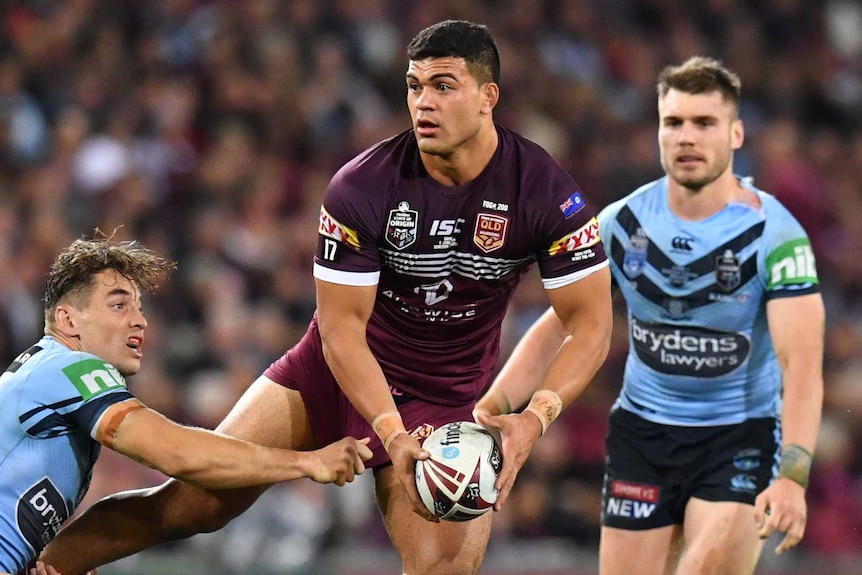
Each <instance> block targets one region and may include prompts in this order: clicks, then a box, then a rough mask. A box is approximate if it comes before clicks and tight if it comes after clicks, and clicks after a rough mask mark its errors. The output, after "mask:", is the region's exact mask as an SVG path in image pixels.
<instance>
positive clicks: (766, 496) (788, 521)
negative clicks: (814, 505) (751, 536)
mask: <svg viewBox="0 0 862 575" xmlns="http://www.w3.org/2000/svg"><path fill="white" fill-rule="evenodd" d="M807 519H808V507H807V505H806V503H805V488H803V487H802V486H801V485H799V484H798V483H796V482H795V481H792V480H790V479H787V478H785V477H779V478H778V479H776V480H775V481H774V482H773V483H772V485H770V486H769V487H767V488H766V489H764V490H763V491H762V492H761V493H760V495H758V496H757V499H755V500H754V520H755V521H756V522H757V526H758V527H759V529H760V530H759V531H758V532H757V535H758V536H759V537H760V538H761V539H766V538H768V537H769V536H770V535H772V533H773V532H775V531H776V530H778V531H781V532H783V533H784V539H783V540H782V541H781V543H779V544H778V547H776V548H775V554H776V555H781V554H782V553H784V552H785V551H787V550H788V549H792V548H793V547H796V544H797V543H799V541H801V540H802V536H803V535H804V534H805V522H806V521H807Z"/></svg>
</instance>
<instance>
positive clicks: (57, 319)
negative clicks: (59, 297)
mask: <svg viewBox="0 0 862 575" xmlns="http://www.w3.org/2000/svg"><path fill="white" fill-rule="evenodd" d="M79 315H80V314H79V312H78V310H76V309H75V308H74V307H72V306H71V305H69V304H59V305H58V306H57V307H56V308H54V325H55V326H56V330H57V331H58V332H59V333H60V334H62V335H65V336H68V337H77V336H78V335H80V329H79V324H80V321H79Z"/></svg>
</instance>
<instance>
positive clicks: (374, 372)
mask: <svg viewBox="0 0 862 575" xmlns="http://www.w3.org/2000/svg"><path fill="white" fill-rule="evenodd" d="M323 351H324V356H325V357H326V362H327V364H328V365H329V369H330V370H332V374H333V375H334V376H335V379H336V381H338V385H339V387H340V388H341V390H342V391H343V392H344V395H345V396H346V397H347V399H348V400H349V401H350V403H351V404H352V405H353V407H355V408H356V411H358V412H359V414H360V415H362V417H363V418H365V420H366V421H367V422H368V423H369V424H371V425H372V427H373V428H374V432H375V433H376V434H377V435H378V437H380V440H381V441H383V442H384V445H385V446H386V447H387V449H388V442H389V441H391V440H392V439H393V438H394V436H395V434H397V433H399V432H401V431H404V430H405V429H404V424H403V422H402V421H401V415H400V414H399V413H398V408H397V407H396V405H395V400H394V399H393V398H392V392H391V391H390V390H389V385H388V383H387V382H386V376H385V375H384V374H383V370H382V369H381V368H380V364H379V363H378V362H377V359H375V357H374V355H373V354H372V353H371V350H370V349H369V347H368V344H367V343H366V341H365V338H364V337H362V338H359V337H356V336H354V337H350V336H349V335H348V334H339V335H331V336H330V337H328V338H325V339H324V340H323Z"/></svg>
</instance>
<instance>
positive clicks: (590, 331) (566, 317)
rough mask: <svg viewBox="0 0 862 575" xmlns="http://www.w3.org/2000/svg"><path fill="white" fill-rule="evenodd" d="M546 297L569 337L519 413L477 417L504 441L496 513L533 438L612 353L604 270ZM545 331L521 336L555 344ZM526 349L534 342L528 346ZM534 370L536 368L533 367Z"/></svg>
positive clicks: (549, 326) (523, 358)
mask: <svg viewBox="0 0 862 575" xmlns="http://www.w3.org/2000/svg"><path fill="white" fill-rule="evenodd" d="M548 297H549V299H550V300H551V305H552V306H553V308H554V311H555V313H556V315H557V316H558V317H559V319H560V321H561V322H562V326H563V329H564V331H565V333H567V334H568V335H567V336H566V337H565V339H564V340H563V343H562V345H560V346H559V347H558V348H557V350H556V353H555V354H554V356H553V360H552V361H551V363H550V366H548V368H547V372H546V373H545V378H544V380H543V381H542V384H541V386H540V388H539V389H538V390H537V391H536V392H535V393H533V395H532V399H530V402H529V404H528V405H527V407H526V409H525V410H524V411H523V412H522V413H518V414H512V415H497V416H488V415H484V414H482V415H480V416H479V422H480V423H482V424H483V425H485V426H488V427H496V428H497V429H499V430H500V434H501V437H502V448H503V469H502V471H501V472H500V476H499V477H498V478H497V484H496V486H497V488H498V489H499V490H500V496H499V497H498V498H497V502H496V503H495V504H494V509H495V510H499V509H500V508H501V507H502V506H503V505H504V504H505V502H506V499H507V497H508V495H509V492H510V491H511V490H512V485H513V484H514V483H515V478H516V477H517V475H518V472H519V471H520V470H521V467H522V466H523V465H524V461H526V459H527V456H528V455H529V453H530V451H531V450H532V448H533V445H534V444H535V443H536V440H538V438H539V437H540V436H541V435H542V434H544V432H545V430H546V429H547V427H548V425H550V424H551V423H552V422H553V421H554V420H555V419H556V418H557V417H558V416H559V414H560V412H561V411H562V410H563V409H564V408H565V407H566V406H568V405H569V404H570V403H571V402H572V401H574V400H575V398H577V397H578V396H579V395H580V394H581V392H582V391H583V390H584V389H585V388H586V387H587V385H588V384H589V383H590V381H592V379H593V377H594V376H595V374H596V372H597V371H598V369H599V368H600V367H601V366H602V364H603V363H604V361H605V358H606V357H607V355H608V350H609V349H610V340H611V331H612V328H613V310H612V305H611V291H610V271H609V268H608V267H607V266H604V267H602V268H600V269H598V270H596V271H595V272H593V273H592V274H590V275H588V276H586V277H585V278H583V279H581V280H579V281H577V282H574V283H571V284H569V285H567V286H564V287H561V288H558V289H554V290H549V291H548ZM543 320H544V321H548V318H547V316H543ZM549 329H550V330H552V329H554V327H553V322H550V321H548V323H547V325H546V326H545V328H544V329H542V330H537V331H532V332H528V333H527V334H526V335H525V337H530V338H533V337H535V338H539V340H541V341H546V342H547V341H554V338H553V337H552V334H551V335H548V333H549V332H548V331H547V330H549ZM525 345H527V346H530V345H532V344H531V343H530V342H527V343H526V344H525ZM554 345H556V344H554ZM541 357H546V355H545V354H544V352H542V353H541V354H540V358H539V359H540V360H541ZM514 360H515V361H524V362H529V361H530V358H529V357H527V356H526V354H522V355H520V356H518V357H515V358H514ZM532 368H533V369H536V370H539V368H538V367H536V365H535V364H533V367H532ZM524 369H525V368H523V366H520V367H518V368H517V369H515V368H512V369H511V370H510V373H511V374H515V373H520V372H522V371H523V370H524ZM509 385H511V386H512V387H511V388H510V387H508V386H509ZM502 386H503V384H501V387H502ZM503 389H507V390H508V389H514V390H517V389H522V388H521V387H520V384H519V383H518V382H516V381H511V382H510V383H509V384H507V385H506V386H505V387H503ZM512 397H517V392H513V393H512Z"/></svg>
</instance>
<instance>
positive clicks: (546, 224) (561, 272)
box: [536, 165, 607, 289]
mask: <svg viewBox="0 0 862 575" xmlns="http://www.w3.org/2000/svg"><path fill="white" fill-rule="evenodd" d="M542 178H543V179H544V182H543V183H542V184H541V185H542V186H543V187H544V188H545V189H546V190H548V192H547V195H545V196H544V197H545V198H546V200H545V202H546V203H543V204H542V205H541V206H538V208H539V209H540V210H541V213H540V214H538V215H537V216H536V220H537V221H538V222H539V229H540V230H541V233H542V237H541V238H540V242H541V244H540V245H541V248H540V251H539V253H538V254H537V256H536V259H537V261H538V265H539V272H540V274H541V276H542V283H543V284H544V285H545V288H546V289H555V288H559V287H562V286H564V285H567V284H569V283H572V282H574V281H577V280H579V279H581V278H583V277H586V276H587V275H589V274H590V273H592V272H593V271H595V270H597V269H599V268H601V267H604V266H605V265H607V257H606V256H605V251H604V248H603V246H602V241H601V236H600V234H599V222H598V220H597V219H596V217H595V213H596V211H595V209H594V207H593V206H592V205H590V204H589V203H588V201H587V197H586V195H585V194H584V193H583V192H582V191H581V190H580V188H579V187H578V185H577V183H576V182H575V181H574V179H572V177H571V176H569V174H568V173H566V171H565V170H563V168H562V167H560V166H559V165H554V166H552V167H551V168H550V169H545V170H543V174H542V176H541V178H540V179H539V180H540V181H541V179H542ZM538 195H540V196H541V194H538Z"/></svg>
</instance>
